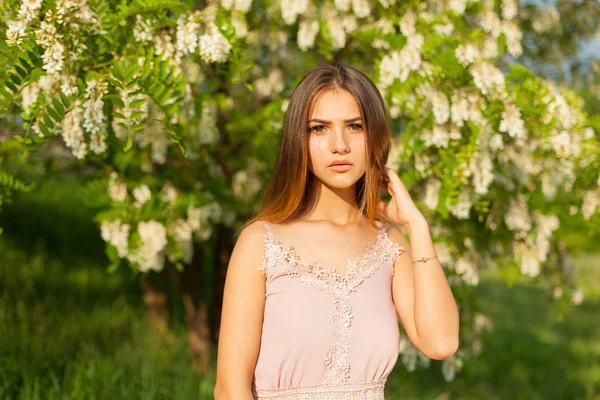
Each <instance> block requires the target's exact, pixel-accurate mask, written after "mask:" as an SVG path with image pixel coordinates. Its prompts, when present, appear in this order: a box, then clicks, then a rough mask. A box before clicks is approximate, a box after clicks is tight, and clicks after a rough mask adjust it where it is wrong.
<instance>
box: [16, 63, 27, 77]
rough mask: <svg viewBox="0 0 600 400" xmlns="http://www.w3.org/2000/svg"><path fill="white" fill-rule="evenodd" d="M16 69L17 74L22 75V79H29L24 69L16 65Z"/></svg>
mask: <svg viewBox="0 0 600 400" xmlns="http://www.w3.org/2000/svg"><path fill="white" fill-rule="evenodd" d="M15 69H16V70H17V73H18V74H19V75H21V78H23V79H25V78H27V72H25V70H23V68H21V67H19V65H17V64H15Z"/></svg>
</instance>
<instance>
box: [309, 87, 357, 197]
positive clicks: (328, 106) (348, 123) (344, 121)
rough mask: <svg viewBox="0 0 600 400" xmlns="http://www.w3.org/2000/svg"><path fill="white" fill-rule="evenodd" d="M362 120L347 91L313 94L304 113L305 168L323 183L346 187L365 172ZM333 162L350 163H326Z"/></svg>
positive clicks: (333, 186)
mask: <svg viewBox="0 0 600 400" xmlns="http://www.w3.org/2000/svg"><path fill="white" fill-rule="evenodd" d="M363 122H364V121H363V120H362V119H361V116H360V109H359V107H358V103H357V102H356V100H355V99H354V97H353V96H352V95H351V94H350V92H348V91H346V90H343V89H338V90H329V91H327V92H324V93H322V94H321V95H317V96H316V98H315V100H314V103H313V106H312V110H311V111H310V113H309V116H308V130H309V131H308V135H309V169H310V170H311V172H312V173H313V174H315V176H316V177H317V178H319V180H321V182H323V184H325V185H327V186H329V187H332V188H338V189H341V188H347V187H350V186H352V185H354V184H355V183H356V181H358V180H359V179H360V177H362V176H363V175H364V173H365V172H366V170H367V162H366V143H365V140H366V138H365V131H364V130H363ZM334 161H347V162H349V163H350V165H341V166H338V167H332V166H330V164H331V163H332V162H334Z"/></svg>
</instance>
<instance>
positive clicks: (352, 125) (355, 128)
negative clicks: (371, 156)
mask: <svg viewBox="0 0 600 400" xmlns="http://www.w3.org/2000/svg"><path fill="white" fill-rule="evenodd" d="M349 126H350V127H351V129H352V130H354V131H358V130H361V129H362V127H363V126H362V124H350V125H349Z"/></svg>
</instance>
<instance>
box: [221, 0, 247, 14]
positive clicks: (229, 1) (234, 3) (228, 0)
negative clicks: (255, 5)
mask: <svg viewBox="0 0 600 400" xmlns="http://www.w3.org/2000/svg"><path fill="white" fill-rule="evenodd" d="M221 6H222V7H223V8H225V9H227V10H231V9H233V10H237V11H240V12H243V13H246V12H248V10H250V7H252V0H221Z"/></svg>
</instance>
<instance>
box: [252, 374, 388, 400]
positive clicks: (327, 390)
mask: <svg viewBox="0 0 600 400" xmlns="http://www.w3.org/2000/svg"><path fill="white" fill-rule="evenodd" d="M386 379H387V378H386ZM386 379H381V380H379V381H375V382H366V383H352V384H341V385H335V386H332V385H317V386H303V387H298V388H292V389H262V390H261V389H258V390H257V391H256V392H255V393H254V394H255V399H257V400H262V399H276V400H342V399H343V400H384V397H383V395H384V388H385V382H386Z"/></svg>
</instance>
